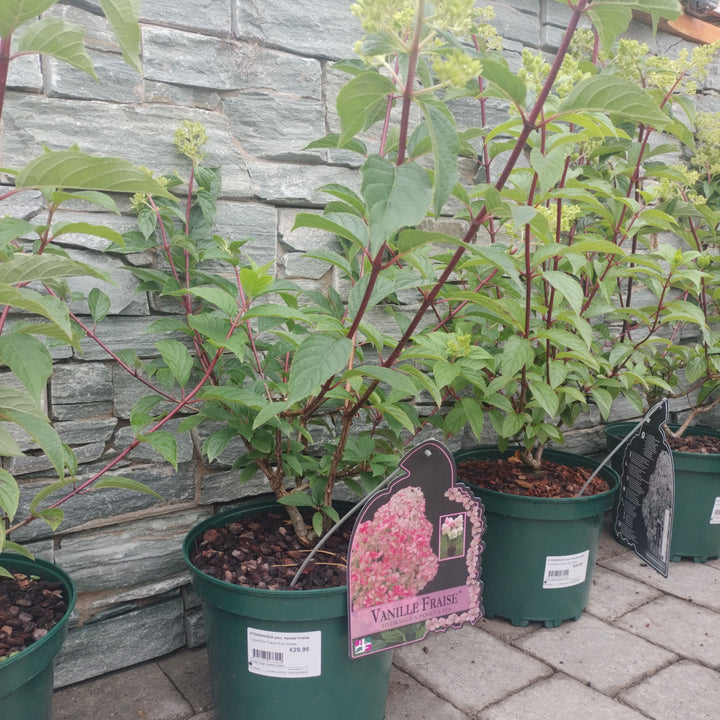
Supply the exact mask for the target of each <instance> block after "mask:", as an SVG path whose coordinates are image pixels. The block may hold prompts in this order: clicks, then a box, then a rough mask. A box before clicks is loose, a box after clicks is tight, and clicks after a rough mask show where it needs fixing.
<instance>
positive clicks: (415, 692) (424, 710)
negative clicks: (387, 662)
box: [385, 667, 468, 720]
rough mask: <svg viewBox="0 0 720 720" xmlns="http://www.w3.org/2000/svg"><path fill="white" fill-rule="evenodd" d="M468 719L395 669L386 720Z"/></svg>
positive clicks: (391, 677) (392, 674)
mask: <svg viewBox="0 0 720 720" xmlns="http://www.w3.org/2000/svg"><path fill="white" fill-rule="evenodd" d="M467 717H468V716H467V715H465V713H463V712H461V711H460V710H458V709H457V708H456V707H453V706H452V705H451V704H450V703H449V702H447V701H446V700H442V699H441V698H439V697H438V696H437V695H435V694H434V693H433V692H431V691H430V690H429V689H428V688H426V687H423V686H422V685H420V684H419V683H418V682H416V681H415V680H414V679H413V678H412V677H410V675H408V674H407V673H404V672H402V671H401V670H398V668H396V667H393V669H392V671H391V673H390V691H389V693H388V702H387V705H386V715H385V720H467Z"/></svg>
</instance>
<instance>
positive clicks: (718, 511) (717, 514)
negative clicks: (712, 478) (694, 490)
mask: <svg viewBox="0 0 720 720" xmlns="http://www.w3.org/2000/svg"><path fill="white" fill-rule="evenodd" d="M710 524H711V525H720V497H716V498H715V504H714V505H713V509H712V513H711V514H710Z"/></svg>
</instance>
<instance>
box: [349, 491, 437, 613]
mask: <svg viewBox="0 0 720 720" xmlns="http://www.w3.org/2000/svg"><path fill="white" fill-rule="evenodd" d="M432 532H433V527H432V524H431V523H430V522H429V520H428V519H427V518H426V517H425V496H424V495H423V493H422V490H421V489H420V488H418V487H412V486H411V487H406V488H403V489H402V490H400V491H399V492H397V493H395V495H393V496H392V497H391V498H390V500H388V502H387V503H385V504H384V505H381V506H380V507H379V508H378V509H377V510H376V511H375V516H374V517H373V519H372V520H366V521H365V522H363V523H361V524H360V525H359V526H358V528H357V530H356V532H355V537H354V539H353V547H352V552H351V557H350V578H351V584H352V606H353V609H359V608H367V607H373V606H375V605H381V604H383V603H388V602H394V601H396V600H401V599H402V598H405V597H411V596H414V595H417V593H418V592H419V591H420V590H421V589H422V588H423V587H425V585H426V584H427V583H428V582H429V581H430V580H432V579H433V578H434V577H435V575H436V573H437V569H438V559H437V557H436V555H435V553H433V551H432V548H431V544H430V541H431V539H432Z"/></svg>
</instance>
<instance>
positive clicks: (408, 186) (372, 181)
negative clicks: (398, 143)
mask: <svg viewBox="0 0 720 720" xmlns="http://www.w3.org/2000/svg"><path fill="white" fill-rule="evenodd" d="M362 194H363V197H364V198H365V202H366V204H367V206H368V224H369V225H370V250H371V252H372V253H373V254H375V253H376V252H377V251H378V250H379V249H380V248H381V247H382V245H383V243H384V242H385V241H386V240H387V239H388V238H390V237H391V236H392V235H393V234H394V233H396V232H397V231H398V230H400V229H401V228H403V227H406V226H414V225H418V224H420V222H422V220H423V219H424V218H425V215H426V213H427V211H428V208H429V206H430V203H431V201H432V197H433V189H432V185H431V184H430V179H429V178H428V174H427V171H426V170H425V169H424V168H423V167H421V166H420V165H418V164H417V163H414V162H406V163H404V164H403V165H400V166H399V167H398V166H396V165H393V164H392V163H391V162H390V161H389V160H386V159H385V158H383V157H381V156H380V155H371V156H370V157H369V158H368V159H367V161H366V162H365V164H364V165H363V167H362Z"/></svg>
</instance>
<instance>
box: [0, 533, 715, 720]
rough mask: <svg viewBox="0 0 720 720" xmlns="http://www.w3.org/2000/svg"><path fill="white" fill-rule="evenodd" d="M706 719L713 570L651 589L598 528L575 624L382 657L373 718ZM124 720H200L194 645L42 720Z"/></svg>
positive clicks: (649, 577) (697, 568) (201, 673)
mask: <svg viewBox="0 0 720 720" xmlns="http://www.w3.org/2000/svg"><path fill="white" fill-rule="evenodd" d="M445 658H452V663H450V662H440V661H439V660H443V659H445ZM0 715H1V713H0ZM719 717H720V560H713V561H711V562H708V563H706V564H704V565H698V564H694V563H692V562H690V561H683V562H680V563H673V564H672V565H671V568H670V577H669V578H667V579H665V578H663V577H662V576H661V575H658V574H657V573H656V572H655V571H653V570H652V569H651V568H649V567H647V566H646V565H645V564H644V563H643V562H642V560H640V559H639V558H638V557H637V556H636V555H635V554H634V553H632V552H631V551H629V550H627V549H625V548H623V547H621V546H620V545H618V544H617V543H616V542H615V541H614V540H613V539H612V537H611V536H610V533H609V529H608V527H607V524H606V527H605V528H604V530H603V537H602V542H601V547H600V552H599V555H598V565H597V567H596V569H595V575H594V579H593V588H592V591H591V594H590V601H589V604H588V608H587V610H586V612H585V614H584V615H583V617H582V618H581V619H580V620H578V621H577V622H567V623H563V624H562V625H561V626H560V627H558V628H552V629H546V628H544V627H542V626H541V625H539V624H538V625H532V626H530V627H527V628H517V627H513V626H511V625H510V624H509V623H508V622H506V621H504V620H499V619H494V620H485V619H483V620H481V621H479V622H478V624H477V625H476V626H475V627H471V626H466V627H464V628H463V629H461V630H458V631H454V632H453V631H450V632H447V633H446V634H441V635H437V636H431V637H428V638H427V639H426V640H425V641H424V642H421V643H416V644H414V645H409V646H407V647H405V648H402V649H400V650H398V651H396V652H395V659H394V668H393V674H392V677H391V688H390V696H389V699H388V705H387V716H386V720H411V719H412V720H578V718H584V719H586V720H647V719H648V718H650V719H651V720H717V718H719ZM137 718H142V719H143V720H213V718H214V714H213V710H212V697H211V694H210V683H209V678H208V667H207V659H206V655H205V650H204V648H199V649H195V650H181V651H178V652H176V653H173V654H172V655H168V656H166V657H163V658H160V659H158V660H155V661H153V662H148V663H143V664H142V665H137V666H135V667H133V668H129V669H127V670H122V671H118V672H115V673H112V674H109V675H105V676H102V677H99V678H96V679H93V680H88V681H86V682H82V683H78V684H77V685H72V686H69V687H66V688H63V689H62V690H58V691H57V692H56V693H55V697H54V706H53V720H136V719H137ZM318 720H335V718H318Z"/></svg>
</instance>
